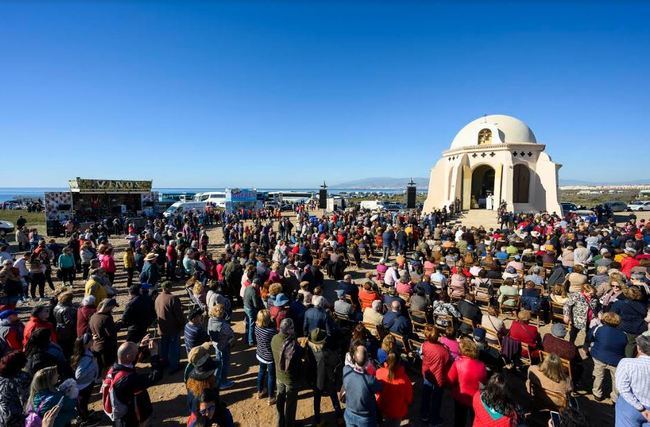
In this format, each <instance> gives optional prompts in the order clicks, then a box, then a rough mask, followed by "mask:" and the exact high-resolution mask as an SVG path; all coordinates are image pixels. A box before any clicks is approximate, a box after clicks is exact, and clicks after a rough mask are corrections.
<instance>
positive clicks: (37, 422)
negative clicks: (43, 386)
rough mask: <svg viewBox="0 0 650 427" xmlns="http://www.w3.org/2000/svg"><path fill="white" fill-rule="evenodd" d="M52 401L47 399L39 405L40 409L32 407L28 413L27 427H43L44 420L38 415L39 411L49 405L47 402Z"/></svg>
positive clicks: (26, 418)
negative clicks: (46, 404)
mask: <svg viewBox="0 0 650 427" xmlns="http://www.w3.org/2000/svg"><path fill="white" fill-rule="evenodd" d="M48 400H50V398H45V399H43V401H42V402H41V404H40V405H38V409H36V410H35V409H34V406H30V408H29V411H28V412H27V416H26V417H25V427H41V426H42V424H43V419H42V418H41V416H40V415H39V414H38V413H39V411H40V410H41V409H42V408H43V405H45V403H47V401H48Z"/></svg>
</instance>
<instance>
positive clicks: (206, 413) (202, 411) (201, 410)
mask: <svg viewBox="0 0 650 427" xmlns="http://www.w3.org/2000/svg"><path fill="white" fill-rule="evenodd" d="M215 406H216V405H210V406H208V407H207V408H205V409H200V410H199V413H200V414H201V415H208V414H210V411H212V410H213V409H214V408H215Z"/></svg>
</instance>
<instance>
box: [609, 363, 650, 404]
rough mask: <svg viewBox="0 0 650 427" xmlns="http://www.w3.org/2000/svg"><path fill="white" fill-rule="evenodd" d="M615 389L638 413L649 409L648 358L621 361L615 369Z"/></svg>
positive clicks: (649, 364)
mask: <svg viewBox="0 0 650 427" xmlns="http://www.w3.org/2000/svg"><path fill="white" fill-rule="evenodd" d="M616 388H617V389H618V393H619V394H620V395H621V396H622V397H623V398H625V401H626V402H627V403H629V404H630V405H632V406H634V407H635V408H636V409H637V410H638V411H643V410H644V409H646V408H650V356H646V355H641V356H639V357H637V358H634V359H632V358H624V359H621V361H620V362H619V364H618V366H617V367H616Z"/></svg>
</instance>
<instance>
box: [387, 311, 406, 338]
mask: <svg viewBox="0 0 650 427" xmlns="http://www.w3.org/2000/svg"><path fill="white" fill-rule="evenodd" d="M383 324H384V326H385V327H386V329H388V330H389V331H390V332H394V333H396V334H399V335H401V336H403V337H408V336H410V335H411V322H409V320H408V319H407V318H406V316H403V315H402V314H401V313H395V312H393V311H389V312H388V313H386V314H385V315H384V320H383Z"/></svg>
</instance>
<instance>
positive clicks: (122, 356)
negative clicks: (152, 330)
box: [117, 341, 138, 365]
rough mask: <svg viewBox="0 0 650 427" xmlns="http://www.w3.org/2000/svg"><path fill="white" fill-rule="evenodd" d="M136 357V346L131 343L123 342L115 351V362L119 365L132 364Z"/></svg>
mask: <svg viewBox="0 0 650 427" xmlns="http://www.w3.org/2000/svg"><path fill="white" fill-rule="evenodd" d="M137 356H138V346H137V345H136V344H135V343H133V342H131V341H127V342H125V343H124V344H122V345H121V346H120V348H118V349H117V362H118V363H119V364H121V365H130V364H132V363H134V362H135V358H136V357H137Z"/></svg>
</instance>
